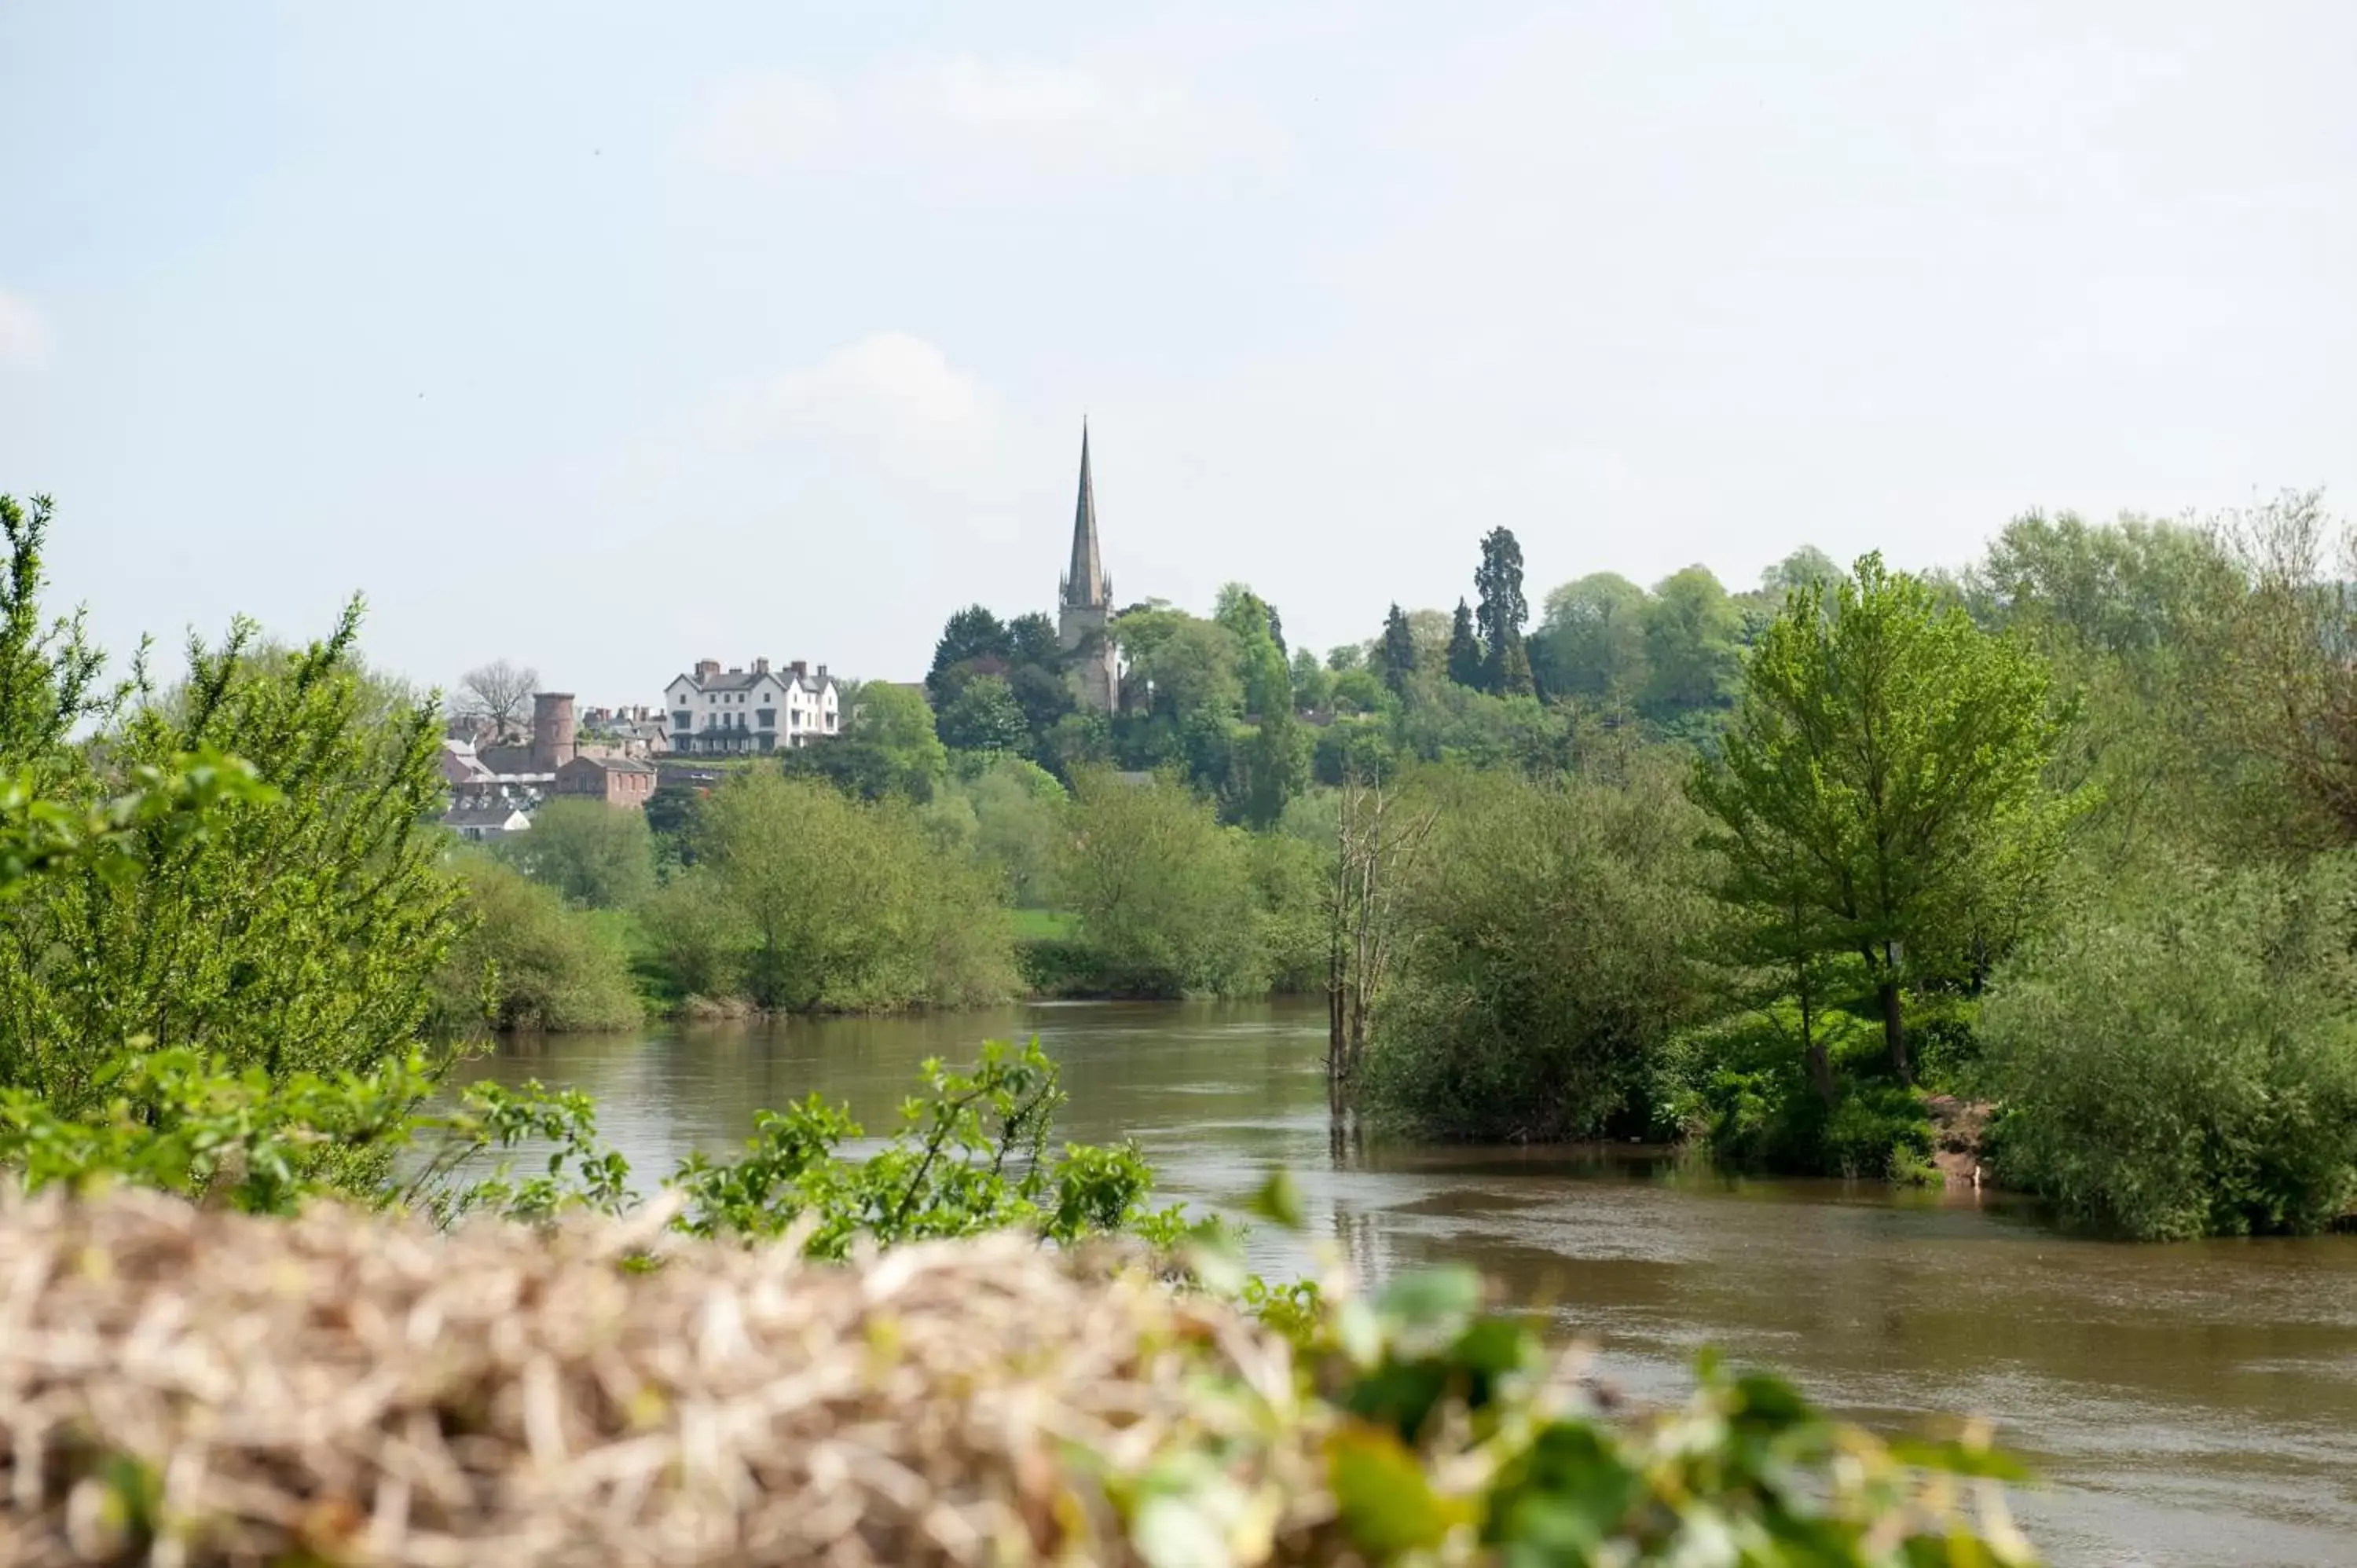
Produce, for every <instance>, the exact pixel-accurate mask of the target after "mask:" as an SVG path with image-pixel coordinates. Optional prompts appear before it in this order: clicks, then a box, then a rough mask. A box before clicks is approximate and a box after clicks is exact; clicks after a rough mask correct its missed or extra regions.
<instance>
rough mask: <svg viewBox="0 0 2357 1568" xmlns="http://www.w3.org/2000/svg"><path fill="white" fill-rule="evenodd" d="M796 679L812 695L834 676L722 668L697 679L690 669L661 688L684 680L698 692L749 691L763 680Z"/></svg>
mask: <svg viewBox="0 0 2357 1568" xmlns="http://www.w3.org/2000/svg"><path fill="white" fill-rule="evenodd" d="M798 680H799V684H800V685H801V686H802V690H803V691H805V692H808V693H811V694H812V695H813V696H815V695H817V694H818V693H821V692H823V691H825V690H826V689H827V687H829V686H831V685H833V684H834V676H832V675H830V676H828V677H827V678H826V679H825V680H824V681H823V682H822V681H821V680H820V679H819V678H818V677H817V676H815V675H803V676H801V677H799V678H797V677H796V676H795V674H794V672H793V671H791V670H766V671H764V670H723V671H721V672H720V673H719V674H717V675H715V676H714V677H712V679H711V680H709V681H699V680H697V679H696V678H695V672H694V671H692V670H690V671H682V672H681V673H679V674H677V675H674V676H673V677H672V678H671V684H670V685H668V686H665V687H664V688H663V690H665V691H666V692H667V691H669V690H671V687H672V686H676V685H678V684H679V683H680V682H682V681H684V682H687V683H688V684H689V685H691V686H693V687H694V688H695V689H696V690H697V691H699V692H749V691H751V690H752V689H753V688H754V687H756V686H758V685H759V684H760V683H761V682H763V681H775V682H777V683H778V684H779V685H780V686H791V685H794V684H796V683H797V682H798Z"/></svg>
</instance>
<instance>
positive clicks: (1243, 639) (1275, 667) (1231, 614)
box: [1212, 583, 1293, 718]
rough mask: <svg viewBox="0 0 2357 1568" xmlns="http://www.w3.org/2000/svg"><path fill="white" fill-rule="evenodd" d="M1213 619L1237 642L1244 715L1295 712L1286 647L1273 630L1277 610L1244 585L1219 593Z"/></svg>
mask: <svg viewBox="0 0 2357 1568" xmlns="http://www.w3.org/2000/svg"><path fill="white" fill-rule="evenodd" d="M1212 620H1213V621H1215V622H1216V623H1217V624H1218V625H1219V626H1221V627H1222V628H1225V630H1226V631H1227V633H1228V635H1229V636H1231V637H1232V638H1233V639H1235V643H1236V666H1237V669H1238V671H1239V672H1240V673H1241V674H1242V675H1243V682H1244V712H1245V713H1247V714H1252V715H1253V716H1254V717H1256V718H1257V717H1264V716H1265V715H1267V714H1274V713H1279V712H1282V713H1285V714H1290V713H1292V711H1293V681H1292V674H1291V670H1290V667H1289V666H1288V665H1287V663H1286V657H1285V645H1284V643H1283V642H1282V641H1281V640H1280V639H1278V638H1277V636H1276V635H1275V631H1274V629H1273V628H1274V627H1275V624H1276V611H1275V610H1274V609H1273V608H1271V607H1269V605H1268V604H1267V602H1266V601H1265V600H1264V599H1262V598H1261V596H1259V595H1257V594H1255V593H1254V592H1253V591H1252V590H1251V589H1250V588H1248V587H1246V586H1245V585H1243V584H1242V583H1230V584H1229V585H1227V586H1225V587H1223V588H1222V589H1221V590H1220V601H1219V607H1218V608H1217V610H1216V611H1215V612H1214V613H1213V615H1212Z"/></svg>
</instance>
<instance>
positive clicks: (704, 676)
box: [695, 659, 720, 685]
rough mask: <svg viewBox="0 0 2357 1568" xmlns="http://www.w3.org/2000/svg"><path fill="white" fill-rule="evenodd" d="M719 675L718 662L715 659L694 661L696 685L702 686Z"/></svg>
mask: <svg viewBox="0 0 2357 1568" xmlns="http://www.w3.org/2000/svg"><path fill="white" fill-rule="evenodd" d="M719 673H720V660H717V659H699V660H696V661H695V680H696V684H698V685H703V684H705V682H709V681H710V680H711V679H712V678H713V677H714V676H716V675H717V674H719Z"/></svg>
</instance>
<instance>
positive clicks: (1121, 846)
mask: <svg viewBox="0 0 2357 1568" xmlns="http://www.w3.org/2000/svg"><path fill="white" fill-rule="evenodd" d="M1067 820H1068V823H1069V827H1070V830H1071V831H1070V836H1069V837H1068V839H1067V840H1066V843H1065V846H1064V851H1063V854H1062V855H1061V856H1060V860H1059V863H1058V866H1057V872H1056V876H1057V885H1058V886H1059V887H1060V888H1061V890H1062V892H1063V896H1064V898H1065V901H1066V902H1067V903H1068V904H1070V906H1071V908H1073V909H1074V910H1075V911H1077V912H1078V913H1079V915H1080V917H1081V940H1082V942H1084V943H1085V944H1086V946H1087V948H1088V950H1089V951H1090V953H1091V955H1092V959H1093V960H1094V967H1095V970H1096V972H1097V975H1098V977H1099V980H1100V983H1101V986H1100V988H1101V989H1103V990H1106V991H1111V992H1117V993H1124V994H1128V995H1164V996H1168V995H1183V994H1185V993H1190V992H1192V993H1217V994H1220V995H1227V996H1237V995H1244V996H1249V995H1254V994H1256V993H1259V992H1261V991H1263V990H1265V988H1266V986H1267V983H1268V970H1267V961H1266V954H1265V951H1264V950H1263V947H1262V942H1261V938H1262V934H1263V933H1262V930H1261V921H1260V913H1259V905H1258V900H1257V899H1256V898H1255V897H1254V886H1253V868H1252V865H1251V857H1250V842H1251V841H1250V839H1249V836H1248V835H1247V834H1245V833H1244V832H1243V831H1242V830H1240V829H1235V828H1223V827H1222V826H1221V825H1220V823H1219V822H1218V820H1217V818H1216V817H1215V816H1214V815H1213V812H1212V809H1211V805H1210V804H1209V803H1208V802H1207V801H1204V800H1200V799H1199V798H1197V797H1196V796H1195V795H1194V794H1193V793H1192V792H1191V791H1189V789H1188V788H1187V787H1186V785H1184V784H1183V783H1180V782H1179V780H1178V779H1176V778H1171V777H1161V778H1156V779H1148V780H1144V781H1137V780H1128V779H1122V778H1121V777H1119V776H1117V775H1115V774H1112V773H1106V772H1103V771H1097V772H1083V773H1082V774H1080V775H1079V776H1077V777H1076V778H1075V779H1073V783H1072V803H1071V814H1070V816H1069V818H1068V819H1067Z"/></svg>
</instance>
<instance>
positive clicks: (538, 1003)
mask: <svg viewBox="0 0 2357 1568" xmlns="http://www.w3.org/2000/svg"><path fill="white" fill-rule="evenodd" d="M595 810H597V811H607V810H608V808H607V807H605V806H598V807H596V808H595ZM459 880H460V881H461V883H463V884H464V886H465V887H466V889H467V903H468V911H469V913H470V914H471V915H472V917H473V920H474V923H473V925H472V926H471V927H470V928H469V929H468V932H467V934H466V936H465V937H463V938H461V939H460V940H459V941H458V943H457V946H456V947H455V948H453V949H452V950H451V954H450V960H449V961H448V962H447V964H446V965H445V966H444V967H443V971H442V973H441V976H440V977H439V980H438V982H437V986H436V991H437V995H436V1015H437V1021H438V1022H439V1023H440V1025H441V1026H442V1027H443V1028H444V1029H445V1030H446V1031H448V1032H452V1033H460V1034H464V1033H472V1032H477V1031H478V1030H479V1028H480V1026H482V1025H484V1024H488V1025H489V1026H490V1027H492V1028H494V1029H550V1030H568V1029H627V1028H630V1027H631V1026H633V1025H635V1024H637V1023H639V1022H640V1019H641V1017H642V1014H641V1011H640V1006H639V998H638V993H637V992H636V991H635V990H634V989H633V988H632V985H631V981H630V956H629V954H627V953H626V952H624V951H623V950H621V949H620V948H619V947H617V946H616V945H615V944H614V943H613V942H612V941H611V940H608V936H607V934H606V933H605V932H604V931H603V930H601V929H598V927H597V924H596V923H595V922H594V921H593V920H592V919H591V918H589V916H588V915H587V914H586V913H584V912H582V911H580V910H576V909H572V908H567V907H566V906H565V901H564V899H563V898H561V897H558V896H557V893H556V891H555V890H554V888H552V887H547V886H542V885H541V884H539V883H537V882H532V881H527V880H526V879H525V878H523V877H522V876H521V875H517V874H516V873H515V872H514V871H512V870H511V869H510V868H509V867H508V866H507V865H504V864H502V863H501V862H500V861H497V860H492V859H490V858H487V857H485V856H481V855H468V856H465V857H462V859H461V860H460V862H459ZM469 1025H472V1026H474V1028H472V1029H470V1028H469V1027H468V1026H469Z"/></svg>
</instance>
